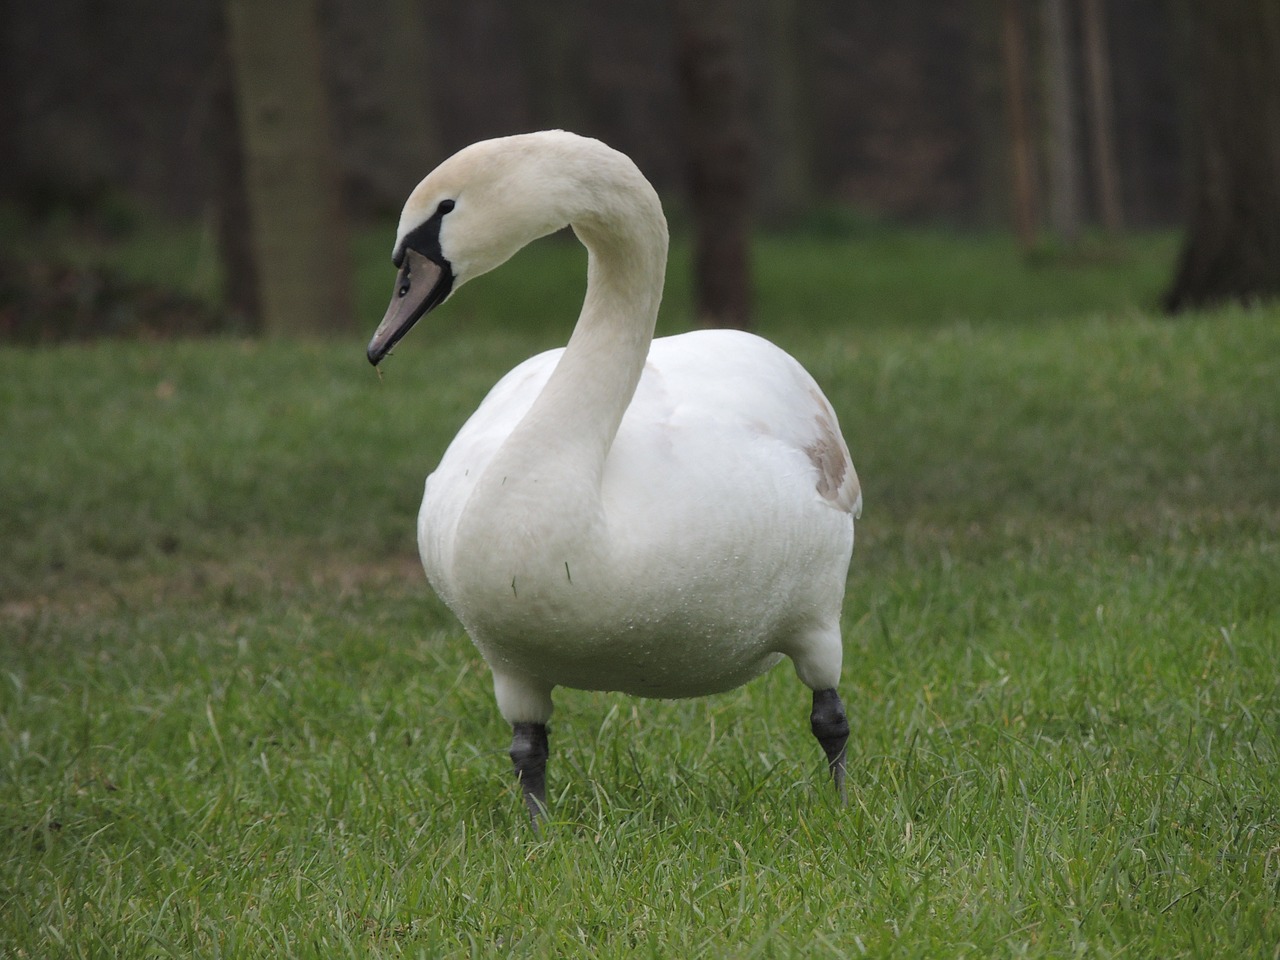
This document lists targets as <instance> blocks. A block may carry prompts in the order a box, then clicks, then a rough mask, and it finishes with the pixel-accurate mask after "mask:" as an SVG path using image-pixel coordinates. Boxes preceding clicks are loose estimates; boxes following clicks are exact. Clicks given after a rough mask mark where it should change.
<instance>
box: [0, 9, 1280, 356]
mask: <svg viewBox="0 0 1280 960" xmlns="http://www.w3.org/2000/svg"><path fill="white" fill-rule="evenodd" d="M0 17H3V24H4V30H3V34H2V40H0V42H2V43H3V55H2V56H0V151H2V155H3V156H4V157H5V162H4V163H3V164H0V199H3V200H4V201H5V202H7V203H9V204H10V205H13V206H16V207H18V208H21V209H22V210H24V211H26V213H27V215H29V216H30V217H32V218H33V219H36V220H38V219H39V218H41V217H44V216H47V215H49V214H50V213H51V212H53V211H57V210H72V211H75V210H81V211H90V212H91V211H92V210H93V209H94V208H95V207H97V206H98V205H100V204H101V203H102V202H103V201H104V198H109V197H112V196H118V195H125V196H127V197H129V198H130V200H131V201H136V202H140V203H142V204H144V205H146V206H147V207H150V208H154V209H156V210H158V211H160V212H162V213H163V214H165V215H171V216H176V217H204V218H208V219H210V220H214V221H216V222H217V223H218V224H219V225H220V233H221V237H222V242H221V248H222V250H223V257H224V260H225V261H226V263H227V265H228V269H227V272H226V275H227V285H228V299H229V301H230V302H231V303H232V304H233V305H235V304H240V305H241V307H242V309H243V310H245V311H246V312H249V313H255V312H258V311H260V310H265V312H267V313H268V314H269V313H270V312H271V309H270V305H269V303H268V304H267V305H266V306H265V307H264V305H263V301H264V300H266V301H270V300H271V299H272V296H273V294H272V293H271V292H270V286H271V283H270V282H269V281H265V280H263V279H262V278H260V277H259V278H255V277H254V275H253V270H254V264H264V263H266V262H273V263H275V262H278V261H279V260H280V259H281V258H285V259H287V258H288V256H291V255H297V256H303V257H305V255H306V251H305V250H302V249H301V248H303V247H305V246H306V243H305V242H303V241H302V240H301V239H300V238H301V237H303V236H305V235H306V234H307V233H308V232H310V233H313V234H314V236H313V238H312V239H314V240H315V241H316V244H317V247H319V245H320V240H321V239H322V236H328V237H329V243H328V246H329V248H330V249H333V248H335V243H334V242H333V238H334V237H340V236H341V230H342V229H343V224H344V223H349V222H352V221H356V222H359V221H363V220H367V219H369V218H375V217H379V216H384V215H387V214H392V213H394V212H396V211H398V209H399V206H400V204H401V202H402V201H403V198H404V197H405V195H406V194H407V192H408V190H409V189H411V187H412V186H413V185H414V184H415V183H416V182H417V181H418V180H419V179H420V178H421V177H422V176H423V175H424V174H425V173H426V172H428V171H429V170H430V169H431V167H433V166H434V165H435V164H436V163H437V162H438V161H440V160H441V159H443V158H444V157H445V156H447V155H448V154H449V153H451V152H453V151H454V150H456V149H458V148H459V147H461V146H464V145H466V144H467V143H470V142H472V141H474V140H477V139H481V138H485V137H490V136H496V135H501V134H506V133H513V132H518V131H523V130H530V129H539V128H546V127H564V128H567V129H572V130H575V131H577V132H580V133H584V134H589V135H593V136H597V137H600V138H601V139H603V140H605V141H606V142H608V143H610V144H611V145H613V146H615V147H617V148H618V149H620V150H622V151H624V152H626V153H628V154H629V155H631V156H632V157H633V158H634V159H635V160H636V162H637V163H638V164H639V166H640V167H641V169H642V170H644V171H645V173H646V174H647V175H648V176H649V177H650V179H651V180H652V181H653V182H654V183H655V185H656V186H657V187H658V189H659V190H660V192H661V193H662V194H663V196H664V199H665V200H666V201H667V203H668V207H669V210H671V211H672V212H673V214H674V216H675V217H676V219H677V220H678V221H680V220H685V221H691V222H692V223H693V224H694V227H695V232H696V233H698V234H699V235H700V236H701V234H702V233H705V232H709V233H710V234H712V235H713V237H712V238H711V239H710V240H709V241H708V242H712V243H714V242H716V241H715V239H714V235H717V234H721V235H725V236H728V235H735V234H736V235H740V236H745V235H748V234H749V231H750V230H751V229H753V228H754V227H755V226H756V225H763V226H772V227H789V226H796V225H805V224H810V225H812V224H813V223H815V222H821V214H822V212H823V211H831V210H836V209H852V210H856V211H857V212H858V214H859V215H865V216H868V217H872V218H883V219H892V220H905V221H913V222H948V223H953V224H958V225H963V226H981V227H1007V228H1008V229H1010V230H1014V231H1016V232H1017V234H1018V235H1019V237H1020V238H1021V240H1022V242H1023V245H1024V248H1027V249H1030V248H1032V247H1034V246H1035V245H1036V244H1037V243H1040V242H1043V240H1044V238H1045V237H1048V238H1050V239H1051V241H1052V242H1055V243H1056V242H1063V243H1066V244H1070V243H1073V242H1075V241H1076V240H1077V238H1078V237H1079V236H1080V235H1081V232H1082V231H1087V230H1090V229H1093V228H1101V229H1103V230H1107V231H1117V230H1120V229H1125V228H1148V227H1169V226H1174V225H1180V224H1184V223H1187V222H1188V220H1189V219H1194V218H1195V217H1196V216H1198V217H1199V219H1200V221H1204V219H1205V214H1204V211H1205V209H1206V202H1205V200H1204V197H1203V196H1201V193H1202V192H1203V191H1201V192H1197V190H1196V189H1195V187H1196V185H1197V184H1200V183H1203V180H1204V174H1205V171H1209V172H1210V173H1212V174H1213V175H1214V176H1215V177H1217V178H1218V180H1219V181H1221V180H1222V178H1224V177H1226V178H1227V179H1229V177H1230V175H1229V170H1230V168H1231V167H1232V163H1233V161H1231V160H1230V158H1229V156H1228V155H1229V154H1230V151H1226V152H1224V151H1222V150H1218V151H1217V153H1216V154H1214V155H1213V156H1208V155H1207V154H1206V152H1205V150H1204V149H1202V145H1203V141H1204V129H1205V126H1206V123H1205V117H1206V115H1208V116H1214V117H1220V116H1221V115H1222V110H1223V108H1222V106H1221V104H1223V103H1226V104H1229V105H1230V104H1234V108H1235V110H1236V114H1238V115H1242V116H1243V117H1244V119H1243V120H1240V119H1239V116H1237V115H1236V114H1233V115H1232V117H1231V119H1230V130H1228V131H1227V132H1226V133H1222V131H1219V133H1221V134H1222V135H1223V136H1227V137H1229V136H1234V131H1235V130H1236V129H1237V128H1238V127H1240V126H1242V125H1243V126H1245V127H1248V126H1250V125H1252V126H1253V127H1256V128H1257V129H1256V131H1255V134H1254V141H1253V143H1254V146H1252V147H1249V148H1247V149H1248V150H1251V151H1252V155H1251V157H1250V158H1249V159H1248V160H1247V161H1245V162H1246V163H1249V164H1252V165H1253V168H1254V169H1252V171H1251V172H1250V174H1249V175H1250V176H1251V177H1252V178H1254V182H1255V183H1256V182H1261V181H1265V180H1266V179H1267V178H1268V177H1270V178H1271V186H1270V187H1269V188H1267V190H1264V191H1263V192H1264V193H1266V192H1267V191H1269V195H1270V197H1271V199H1266V198H1265V197H1264V198H1263V200H1262V201H1259V203H1260V205H1261V207H1262V208H1263V214H1264V215H1263V220H1264V221H1265V223H1267V224H1270V226H1265V227H1264V228H1262V229H1261V230H1260V231H1257V232H1258V239H1257V241H1256V243H1254V246H1255V247H1257V246H1258V245H1259V244H1260V245H1261V253H1260V254H1259V257H1260V259H1261V260H1262V261H1264V262H1265V261H1266V260H1267V259H1268V257H1270V254H1271V252H1273V251H1275V249H1276V247H1277V245H1280V240H1277V239H1276V237H1277V236H1280V229H1274V230H1273V229H1272V227H1274V226H1275V219H1277V218H1280V201H1277V200H1275V199H1274V198H1275V194H1276V189H1277V188H1276V187H1275V184H1276V183H1280V176H1271V175H1272V174H1277V173H1280V146H1276V144H1277V143H1280V104H1278V99H1280V94H1277V92H1276V91H1277V90H1280V66H1278V64H1277V52H1276V51H1277V49H1278V48H1280V4H1275V3H1274V0H1222V2H1221V3H1213V2H1211V0H1124V2H1119V0H1110V2H1107V0H946V2H937V0H897V2H894V3H886V2H876V0H707V2H704V3H699V2H696V0H665V2H657V3H654V2H650V0H613V2H610V3H608V4H600V3H588V2H585V0H539V2H537V3H534V2H531V0H468V2H466V3H444V2H441V0H364V2H357V0H278V2H273V3H270V4H266V3H260V2H253V0H225V2H223V0H188V2H185V3H181V4H175V3H170V2H164V0H116V2H106V0H9V2H7V3H5V4H4V5H3V7H0ZM1215 44H1216V46H1215ZM1213 50H1218V51H1220V52H1221V51H1227V52H1228V53H1229V54H1230V56H1228V57H1224V56H1221V55H1217V56H1215V55H1214V54H1213ZM1249 50H1252V51H1253V53H1251V54H1249V56H1245V53H1248V52H1249ZM1232 57H1235V58H1238V59H1239V60H1241V61H1249V63H1251V64H1252V65H1251V66H1250V67H1249V68H1248V69H1249V71H1251V72H1248V73H1247V74H1245V75H1241V72H1240V69H1238V68H1235V67H1233V66H1231V65H1228V67H1227V68H1224V69H1219V68H1220V67H1222V64H1223V62H1224V60H1229V59H1231V58H1232ZM1233 69H1234V70H1235V76H1234V77H1231V76H1225V75H1220V74H1224V71H1225V73H1227V74H1229V73H1231V72H1232V70H1233ZM1215 70H1216V71H1217V73H1215ZM1233 83H1234V84H1236V86H1235V87H1234V88H1232V87H1231V84H1233ZM1210 84H1213V85H1216V89H1217V90H1219V91H1220V92H1222V91H1226V93H1225V95H1224V96H1220V97H1219V98H1218V99H1215V98H1214V97H1213V96H1211V95H1209V94H1207V93H1206V90H1207V89H1208V86H1209V85H1210ZM1268 85H1269V86H1268ZM1206 104H1207V105H1208V106H1207V107H1206ZM1258 117H1261V120H1257V119H1256V118H1258ZM1259 145H1260V146H1259ZM1210 152H1212V151H1210ZM1224 157H1227V159H1225V160H1224V159H1223V158H1224ZM1206 158H1207V159H1206ZM1215 164H1216V166H1215ZM1239 165H1240V164H1239V163H1238V162H1237V163H1235V166H1236V167H1238V166H1239ZM1224 171H1226V172H1224ZM1215 182H1217V181H1215ZM1256 193H1257V190H1256V189H1255V188H1254V187H1248V188H1246V189H1245V190H1244V193H1243V195H1244V196H1249V197H1252V196H1254V195H1255V194H1256ZM1218 194H1222V191H1221V190H1219V191H1218ZM1249 203H1250V204H1252V203H1253V201H1252V200H1250V201H1249ZM1210 205H1211V204H1210ZM1218 205H1219V207H1222V206H1223V202H1219V204H1218ZM1246 205H1248V204H1246ZM1225 206H1226V207H1234V206H1238V203H1237V202H1236V201H1233V200H1227V201H1225ZM1197 211H1200V212H1199V213H1198V214H1197ZM1268 211H1269V212H1268ZM1232 215H1234V214H1232ZM1247 216H1249V214H1246V217H1247ZM273 218H274V219H276V220H279V222H278V223H276V224H275V226H274V227H270V225H269V224H268V223H267V221H269V220H272V219H273ZM698 224H702V225H703V226H704V228H705V226H706V225H707V224H711V229H710V230H709V231H707V230H705V229H703V230H698V229H697V225H698ZM271 229H274V230H275V234H274V239H272V238H271V237H267V238H266V239H265V240H264V238H263V231H264V230H266V231H267V233H270V232H271ZM1206 229H1207V228H1206ZM1213 229H1214V230H1217V231H1218V232H1219V233H1222V232H1224V231H1225V232H1226V233H1227V234H1230V233H1231V232H1232V230H1233V229H1235V228H1234V227H1232V226H1230V225H1227V226H1223V225H1221V224H1219V225H1218V226H1215V227H1213ZM334 231H338V232H337V233H334ZM1237 232H1238V231H1237ZM251 236H252V237H253V239H252V242H251V241H250V237H251ZM741 245H742V244H741V240H740V241H739V246H740V247H741ZM284 246H293V247H296V248H298V249H297V250H296V251H295V253H294V254H286V253H284V252H282V247H284ZM271 251H276V252H275V253H272V252H271ZM1255 252H1256V251H1255ZM735 256H737V257H738V259H739V260H740V259H741V256H740V255H735V254H733V253H732V251H730V252H729V253H728V254H724V255H721V256H719V259H717V257H716V256H715V255H714V253H713V255H712V256H711V258H710V260H709V261H708V262H707V263H705V264H704V265H703V268H705V270H706V271H710V272H711V273H715V271H717V270H719V271H721V272H724V271H725V270H728V271H729V272H730V273H732V272H733V271H734V270H735V269H736V270H739V271H742V270H746V269H747V268H746V267H745V266H742V265H741V264H738V266H736V267H735V266H734V263H735V262H736V261H735ZM1217 256H1218V257H1219V259H1221V258H1222V256H1223V255H1222V254H1221V253H1219V254H1217ZM1226 256H1227V258H1228V259H1230V258H1231V256H1233V255H1232V254H1230V253H1228V254H1226ZM1205 257H1208V259H1212V257H1211V256H1209V255H1207V254H1206V255H1204V256H1203V257H1202V259H1204V258H1205ZM1272 259H1280V258H1272ZM1206 262H1207V261H1206ZM237 263H239V264H242V265H243V269H241V268H240V267H237ZM717 264H718V265H717ZM726 264H727V266H726ZM1184 266H1185V265H1184ZM703 268H700V269H703ZM268 269H272V268H268ZM306 269H307V268H306V266H305V264H303V265H299V266H297V267H295V272H303V271H305V270H306ZM309 269H310V275H311V277H312V278H314V277H315V276H316V273H315V267H314V266H312V267H311V268H309ZM328 272H330V273H334V274H335V283H337V284H339V285H340V284H341V277H340V274H341V272H342V270H341V269H337V268H336V267H335V268H334V269H331V270H329V271H328ZM1184 272H1185V271H1184ZM1193 272H1194V271H1193ZM1210 272H1212V271H1210ZM1218 272H1219V273H1221V269H1219V270H1218ZM731 279H732V278H731ZM1193 279H1194V278H1193ZM743 282H744V281H743V280H742V279H741V278H740V279H739V280H738V281H733V282H731V283H730V286H733V285H734V283H737V285H738V286H741V285H742V283H743ZM237 284H240V288H241V289H240V290H239V292H237V290H236V286H237ZM321 286H323V285H321ZM748 286H749V283H748ZM1264 288H1265V284H1264ZM336 289H337V287H333V288H331V289H330V290H329V291H328V292H327V293H326V292H324V291H313V296H314V295H320V296H323V297H324V298H325V299H326V300H327V301H328V302H333V303H339V304H340V303H341V302H342V294H341V293H340V292H334V291H335V290H336ZM1271 289H1272V290H1273V291H1274V289H1280V286H1277V287H1273V288H1271ZM1264 292H1265V289H1264ZM1227 295H1228V296H1229V295H1230V291H1228V293H1227ZM709 296H711V297H712V299H713V300H714V299H715V296H716V295H715V294H714V293H712V294H709ZM726 296H727V298H728V300H727V301H725V297H726ZM732 299H733V297H732V294H727V295H726V294H722V295H721V304H720V306H719V307H717V306H715V305H714V304H713V306H712V308H711V309H710V310H709V317H708V319H709V320H710V321H711V322H717V321H718V320H720V321H723V322H728V323H746V322H749V318H748V317H747V315H746V313H745V312H743V315H742V316H736V315H734V314H735V311H737V310H743V311H745V310H746V309H749V308H742V307H734V306H733V304H732ZM1210 299H1213V298H1212V297H1211V298H1210ZM725 302H728V304H729V305H728V306H727V307H726V306H725V305H724V303H725ZM1188 302H1192V303H1193V302H1195V298H1194V297H1193V298H1191V300H1190V301H1188ZM1170 305H1171V306H1177V305H1178V304H1177V303H1176V302H1175V300H1174V298H1173V297H1172V296H1171V298H1170ZM316 309H319V308H315V307H313V308H312V309H311V311H310V313H309V316H311V317H313V318H315V317H317V316H319V314H317V313H316ZM724 311H727V313H724ZM338 312H339V313H341V312H342V308H339V310H338ZM321 313H323V311H321ZM721 314H723V315H721ZM309 322H313V323H319V325H320V326H322V327H323V326H324V325H325V323H324V322H323V320H313V321H309ZM343 322H344V321H342V320H341V319H339V320H335V321H334V324H335V325H337V326H341V325H342V324H343ZM288 327H289V325H288V323H287V322H286V323H284V324H283V326H281V327H280V329H284V330H286V331H287V330H288Z"/></svg>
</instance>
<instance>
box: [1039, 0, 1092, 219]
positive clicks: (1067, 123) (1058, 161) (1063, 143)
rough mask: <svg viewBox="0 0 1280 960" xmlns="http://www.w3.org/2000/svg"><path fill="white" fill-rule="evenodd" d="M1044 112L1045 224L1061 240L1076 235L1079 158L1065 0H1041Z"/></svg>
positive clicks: (1078, 205)
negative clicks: (1046, 129) (1046, 146)
mask: <svg viewBox="0 0 1280 960" xmlns="http://www.w3.org/2000/svg"><path fill="white" fill-rule="evenodd" d="M1041 12H1042V14H1043V16H1042V20H1041V23H1042V30H1043V34H1044V61H1045V63H1044V65H1045V112H1046V113H1047V114H1048V121H1049V225H1050V226H1051V227H1052V228H1053V230H1054V232H1055V233H1057V234H1058V236H1059V238H1061V239H1062V241H1063V242H1064V243H1068V244H1070V243H1075V242H1076V241H1077V240H1078V239H1079V238H1080V225H1081V221H1082V219H1083V218H1082V216H1081V204H1080V195H1081V191H1080V160H1079V155H1078V154H1077V152H1076V146H1077V140H1078V138H1077V136H1076V129H1077V128H1076V95H1075V85H1074V83H1073V79H1074V78H1073V76H1072V69H1071V22H1070V20H1069V19H1068V16H1067V0H1042V5H1041Z"/></svg>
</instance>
